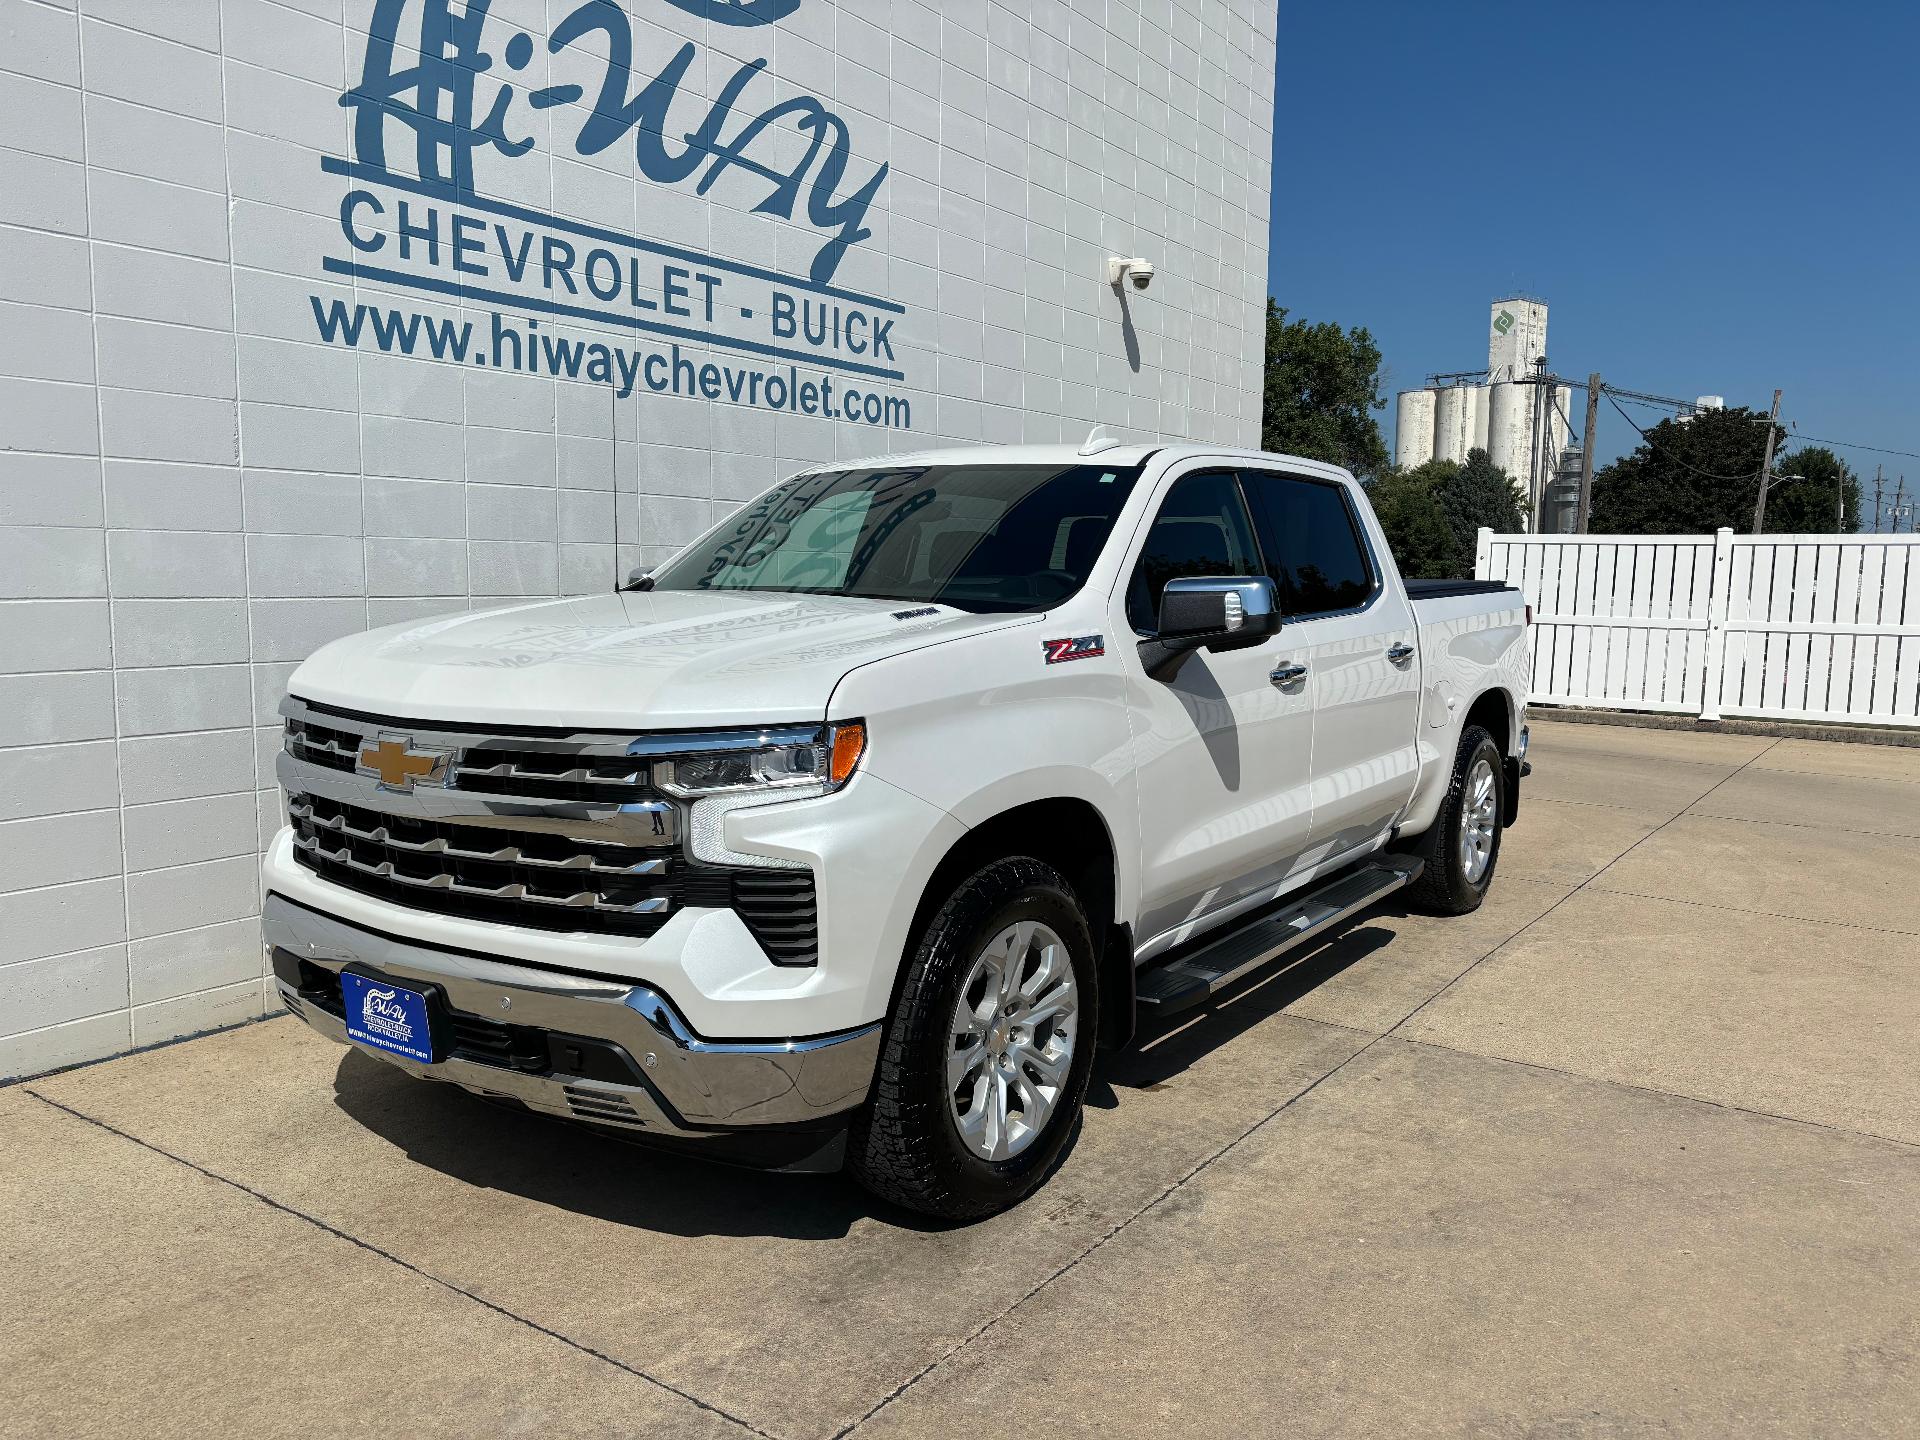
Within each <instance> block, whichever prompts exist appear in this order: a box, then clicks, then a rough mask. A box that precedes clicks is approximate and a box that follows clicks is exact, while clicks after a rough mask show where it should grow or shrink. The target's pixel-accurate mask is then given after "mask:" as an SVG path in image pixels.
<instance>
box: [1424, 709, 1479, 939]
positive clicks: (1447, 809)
mask: <svg viewBox="0 0 1920 1440" xmlns="http://www.w3.org/2000/svg"><path fill="white" fill-rule="evenodd" d="M1501 799H1502V797H1501V758H1500V747H1499V746H1497V745H1496V744H1494V741H1493V736H1492V735H1490V734H1488V733H1487V732H1486V731H1485V730H1484V729H1482V728H1481V727H1480V726H1478V725H1469V726H1468V727H1467V729H1466V732H1465V733H1464V734H1463V735H1461V737H1460V748H1459V750H1458V751H1457V752H1456V754H1455V756H1454V764H1453V776H1452V779H1451V780H1450V781H1449V783H1448V786H1447V795H1446V798H1445V799H1444V800H1443V801H1441V804H1440V813H1439V814H1438V815H1436V816H1435V817H1434V821H1433V825H1432V827H1431V828H1429V829H1428V831H1427V833H1426V834H1424V835H1422V836H1420V838H1419V840H1418V842H1417V848H1418V853H1419V855H1420V857H1421V858H1422V859H1423V860H1425V861H1426V862H1427V867H1426V869H1425V870H1423V871H1422V872H1421V874H1420V878H1419V879H1418V880H1417V881H1415V882H1414V884H1413V885H1412V887H1411V888H1410V889H1409V890H1408V892H1407V893H1408V896H1409V898H1410V899H1412V901H1413V903H1414V904H1415V905H1416V906H1418V907H1419V908H1420V909H1422V910H1426V911H1428V912H1430V913H1431V914H1435V915H1465V914H1467V913H1468V912H1469V911H1472V910H1477V909H1479V908H1480V902H1481V901H1482V900H1484V899H1485V898H1486V894H1487V890H1488V887H1490V886H1491V885H1492V884H1493V872H1494V868H1495V867H1496V866H1497V865H1498V864H1499V863H1500V831H1501V825H1500V821H1501V814H1500V811H1501Z"/></svg>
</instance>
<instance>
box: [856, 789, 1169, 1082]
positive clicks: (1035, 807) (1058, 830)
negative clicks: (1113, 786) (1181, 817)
mask: <svg viewBox="0 0 1920 1440" xmlns="http://www.w3.org/2000/svg"><path fill="white" fill-rule="evenodd" d="M1009 855H1028V856H1031V857H1032V858H1033V859H1035V860H1038V861H1041V862H1042V863H1043V864H1046V865H1050V866H1052V867H1053V868H1054V869H1055V870H1058V871H1059V872H1060V874H1061V876H1062V877H1063V878H1064V879H1065V880H1066V882H1067V884H1068V885H1069V886H1071V887H1072V889H1073V892H1074V894H1075V895H1076V896H1077V897H1078V898H1079V900H1080V904H1081V907H1082V908H1083V909H1084V910H1085V911H1086V915H1087V924H1088V927H1089V929H1091V930H1092V932H1093V943H1094V950H1095V955H1094V961H1095V965H1096V968H1097V973H1098V976H1099V986H1100V997H1099V998H1100V1041H1101V1044H1102V1045H1103V1046H1120V1045H1124V1044H1126V1043H1127V1042H1128V1041H1129V1040H1131V1039H1132V1038H1133V1019H1134V1015H1133V1008H1134V1000H1133V927H1132V926H1130V925H1128V924H1126V923H1124V922H1122V921H1120V920H1118V919H1117V918H1116V917H1115V908H1116V905H1117V903H1118V897H1117V893H1116V892H1117V886H1118V883H1119V865H1118V852H1117V850H1116V849H1115V846H1114V838H1113V832H1112V830H1111V829H1109V827H1108V825H1107V821H1106V817H1105V816H1104V815H1102V814H1101V813H1100V810H1099V808H1098V807H1097V806H1095V805H1094V804H1093V803H1092V802H1091V801H1088V800H1084V799H1081V798H1079V797H1077V796H1053V797H1050V798H1048V799H1044V800H1032V801H1028V802H1026V803H1025V804H1021V805H1015V806H1013V807H1012V808H1010V809H1006V810H1002V811H999V812H998V813H996V814H994V815H992V816H990V817H988V818H987V819H985V820H983V821H981V822H980V823H979V824H976V825H974V826H972V827H970V828H969V829H968V830H967V832H966V833H965V834H964V835H962V836H960V838H959V839H957V840H956V841H955V842H954V843H953V844H952V845H951V846H950V847H949V848H948V850H947V853H946V854H945V855H944V856H942V857H941V859H940V861H939V863H938V864H937V865H935V866H934V869H933V873H932V874H931V875H930V876H929V877H928V878H927V883H926V886H925V888H924V889H923V890H922V892H921V895H920V901H919V903H918V905H916V906H915V908H914V913H913V922H912V924H911V925H910V927H909V928H908V932H907V943H908V945H909V946H911V945H913V944H914V943H915V942H916V941H917V940H918V938H919V936H920V933H921V932H922V930H924V929H925V928H926V925H927V922H928V921H929V920H931V919H932V917H933V913H934V911H936V910H937V909H939V907H940V905H941V904H942V903H943V902H944V901H945V900H946V898H947V896H948V895H950V894H952V893H953V890H954V888H955V887H956V886H958V885H959V884H960V882H961V881H963V880H964V879H966V877H967V876H969V875H971V874H973V873H974V872H975V871H976V870H978V869H980V868H981V867H982V866H984V865H988V864H990V863H992V862H993V861H995V860H999V859H1003V858H1005V857H1007V856H1009ZM908 968H909V967H908V966H907V965H906V964H905V963H904V960H903V963H902V964H901V966H900V967H899V970H900V975H901V976H902V977H904V976H905V974H906V971H907V969H908ZM898 985H899V981H896V983H895V991H896V993H895V995H894V997H893V1000H894V1003H895V1004H897V1002H898V1000H899V995H898ZM892 1008H893V1007H892V1006H891V1005H890V1006H889V1012H888V1013H892Z"/></svg>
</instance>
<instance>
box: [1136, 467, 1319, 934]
mask: <svg viewBox="0 0 1920 1440" xmlns="http://www.w3.org/2000/svg"><path fill="white" fill-rule="evenodd" d="M1263 572H1264V567H1263V563H1262V560H1261V556H1260V552H1259V548H1258V545H1257V544H1256V542H1255V539H1254V531H1253V526H1252V517H1251V516H1250V515H1249V514H1248V511H1247V507H1246V500H1245V497H1244V496H1243V494H1242V492H1241V488H1240V482H1239V479H1238V477H1237V476H1236V475H1235V474H1234V472H1233V471H1231V470H1200V471H1195V472H1190V473H1188V474H1185V475H1181V476H1179V477H1178V478H1176V479H1175V480H1174V481H1173V482H1172V484H1171V486H1170V488H1168V489H1167V490H1166V491H1165V493H1164V494H1163V496H1162V497H1161V501H1160V505H1159V509H1158V511H1157V513H1156V515H1155V518H1154V520H1153V523H1152V524H1151V526H1149V528H1148V530H1147V533H1146V536H1145V538H1144V540H1143V541H1142V542H1141V545H1140V549H1139V551H1138V554H1137V557H1136V559H1135V561H1134V564H1133V568H1132V571H1131V577H1132V578H1131V580H1130V583H1129V584H1128V587H1127V589H1126V591H1125V593H1124V594H1123V595H1122V596H1121V597H1119V603H1121V604H1123V605H1124V608H1125V617H1124V623H1125V624H1126V625H1130V626H1131V627H1132V629H1133V631H1134V632H1135V633H1136V634H1139V635H1146V634H1150V633H1152V631H1153V630H1154V629H1155V628H1156V617H1157V616H1158V614H1159V607H1160V592H1161V590H1162V589H1163V588H1164V587H1165V585H1166V583H1167V581H1169V580H1171V579H1174V578H1176V577H1179V576H1189V575H1259V574H1262V573H1263ZM1114 628H1115V631H1116V632H1117V633H1120V634H1125V633H1126V630H1125V629H1124V628H1123V626H1122V625H1121V624H1116V625H1115V627H1114ZM1286 641H1287V637H1286V636H1285V635H1284V634H1283V635H1279V636H1274V637H1272V638H1270V639H1269V640H1267V641H1266V642H1265V643H1264V644H1261V645H1258V646H1253V647H1250V648H1248V649H1245V650H1228V651H1222V652H1215V651H1209V650H1200V651H1196V652H1194V653H1193V654H1191V655H1189V656H1188V657H1187V658H1186V660H1185V661H1184V663H1183V664H1182V665H1181V667H1180V669H1179V670H1178V671H1177V672H1176V673H1175V674H1174V675H1173V676H1172V677H1171V678H1170V679H1167V680H1156V679H1153V678H1152V677H1151V676H1149V675H1147V674H1146V672H1145V670H1144V669H1143V668H1142V667H1141V666H1140V664H1139V662H1138V660H1137V659H1134V660H1133V662H1132V663H1131V664H1130V665H1129V667H1128V671H1129V684H1130V686H1131V689H1132V692H1133V695H1132V700H1133V704H1132V710H1133V716H1134V721H1133V724H1134V766H1135V775H1136V780H1137V784H1138V794H1139V802H1140V836H1141V849H1142V857H1141V858H1142V862H1143V863H1142V867H1141V873H1142V875H1143V876H1144V877H1145V882H1144V883H1145V888H1144V890H1143V893H1142V895H1141V902H1142V903H1141V912H1142V923H1141V929H1140V933H1139V935H1137V936H1136V937H1135V938H1136V940H1137V942H1138V943H1139V944H1141V945H1142V946H1146V945H1148V944H1150V943H1151V942H1153V941H1154V940H1155V939H1156V937H1161V938H1163V939H1165V940H1166V941H1167V942H1168V943H1171V941H1172V940H1177V939H1183V938H1185V935H1186V933H1188V930H1189V928H1191V929H1192V930H1193V931H1197V930H1198V929H1199V928H1201V927H1199V926H1191V927H1190V922H1194V921H1198V920H1200V919H1201V918H1202V917H1204V916H1207V915H1209V914H1210V913H1211V912H1214V911H1217V910H1219V909H1220V908H1221V907H1222V906H1226V905H1230V904H1232V903H1233V902H1234V901H1235V900H1240V899H1244V898H1246V897H1248V896H1251V895H1255V894H1257V893H1260V892H1263V891H1269V892H1270V891H1272V890H1274V889H1276V888H1278V887H1279V886H1280V885H1281V884H1282V882H1283V881H1284V880H1285V878H1286V876H1287V875H1288V874H1290V873H1291V872H1292V870H1293V869H1294V868H1295V867H1296V866H1297V865H1298V864H1300V863H1301V856H1302V854H1303V852H1304V851H1305V849H1306V847H1307V843H1308V830H1309V826H1310V823H1311V820H1312V802H1311V797H1310V794H1309V781H1310V778H1311V776H1312V773H1313V770H1312V760H1313V754H1312V751H1313V700H1312V696H1311V694H1310V693H1309V692H1308V691H1307V690H1306V689H1305V688H1304V687H1301V686H1298V685H1287V686H1281V685H1276V684H1275V683H1274V680H1273V675H1272V672H1273V670H1274V667H1275V665H1276V664H1277V663H1278V660H1277V656H1278V654H1279V647H1281V646H1283V645H1285V644H1286ZM1168 932H1175V933H1173V934H1171V935H1169V934H1168Z"/></svg>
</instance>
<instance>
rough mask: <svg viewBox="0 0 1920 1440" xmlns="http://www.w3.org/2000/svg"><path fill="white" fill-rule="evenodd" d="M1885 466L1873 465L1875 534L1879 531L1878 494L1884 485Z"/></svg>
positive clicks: (1882, 491) (1883, 488)
mask: <svg viewBox="0 0 1920 1440" xmlns="http://www.w3.org/2000/svg"><path fill="white" fill-rule="evenodd" d="M1886 468H1887V467H1886V466H1884V465H1876V466H1874V467H1873V533H1874V534H1876V535H1878V534H1879V533H1880V496H1881V495H1882V493H1884V490H1885V487H1886V479H1885V472H1886Z"/></svg>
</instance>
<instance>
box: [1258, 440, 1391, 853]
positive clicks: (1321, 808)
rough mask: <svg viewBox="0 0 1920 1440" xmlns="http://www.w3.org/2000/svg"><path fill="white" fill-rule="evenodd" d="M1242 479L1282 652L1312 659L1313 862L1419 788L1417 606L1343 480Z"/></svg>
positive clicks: (1385, 818) (1375, 830)
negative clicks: (1273, 595)
mask: <svg viewBox="0 0 1920 1440" xmlns="http://www.w3.org/2000/svg"><path fill="white" fill-rule="evenodd" d="M1241 479H1242V482H1243V484H1244V485H1245V487H1246V492H1247V495H1248V498H1249V499H1250V500H1251V502H1252V505H1253V514H1254V519H1255V524H1256V526H1257V528H1258V530H1259V535H1260V543H1261V548H1262V550H1263V551H1265V552H1266V555H1267V563H1268V565H1269V567H1272V569H1271V573H1273V575H1274V581H1275V584H1276V585H1277V586H1278V587H1279V589H1280V608H1281V613H1282V615H1283V616H1284V617H1285V618H1284V620H1283V622H1282V626H1281V632H1280V633H1281V639H1282V640H1283V642H1284V649H1285V651H1286V654H1287V658H1288V660H1289V661H1290V662H1291V663H1294V664H1299V665H1304V666H1306V667H1307V671H1306V675H1305V676H1304V678H1303V680H1302V688H1303V689H1304V691H1305V692H1306V693H1307V695H1308V696H1309V697H1310V698H1311V700H1312V704H1313V771H1314V778H1313V834H1312V859H1313V861H1314V863H1316V864H1317V863H1320V862H1322V861H1325V860H1328V859H1331V858H1333V857H1334V856H1337V855H1341V854H1344V853H1345V852H1346V851H1348V850H1351V849H1352V848H1354V847H1355V846H1357V845H1363V844H1365V843H1366V842H1368V841H1370V840H1372V839H1373V838H1375V837H1376V836H1378V835H1379V834H1381V833H1382V832H1383V831H1384V830H1386V828H1387V827H1388V826H1389V825H1391V824H1393V822H1394V821H1395V820H1396V819H1398V818H1399V815H1400V812H1401V810H1402V808H1403V807H1404V806H1405V805H1406V803H1407V801H1408V799H1409V798H1411V796H1412V794H1413V787H1414V782H1415V780H1416V779H1417V778H1418V773H1419V756H1418V753H1417V750H1416V748H1415V747H1416V744H1417V741H1418V735H1419V716H1420V657H1419V656H1418V655H1417V654H1416V653H1415V649H1414V647H1415V645H1416V644H1417V643H1418V637H1417V635H1416V634H1415V628H1414V621H1413V610H1412V607H1411V606H1410V605H1409V604H1408V603H1407V599H1406V595H1405V594H1404V592H1402V590H1401V589H1400V587H1399V586H1398V585H1395V584H1393V583H1391V582H1390V581H1389V580H1388V579H1387V577H1386V574H1385V570H1384V567H1383V566H1382V565H1380V564H1379V563H1378V562H1377V561H1376V560H1375V559H1374V555H1375V553H1376V550H1375V547H1374V545H1373V544H1371V543H1370V542H1369V540H1368V538H1367V533H1368V532H1367V530H1366V527H1365V522H1364V521H1363V519H1362V518H1361V516H1360V514H1359V512H1358V510H1357V508H1356V507H1355V504H1354V497H1353V496H1352V495H1350V494H1349V493H1348V486H1347V485H1346V484H1344V483H1343V482H1341V481H1337V480H1332V479H1318V478H1312V477H1309V476H1305V475H1287V474H1280V473H1276V472H1271V471H1247V472H1244V473H1243V474H1242V477H1241ZM1276 556H1277V557H1278V564H1277V566H1276V565H1275V557H1276Z"/></svg>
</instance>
